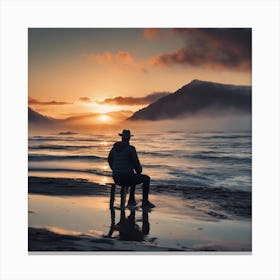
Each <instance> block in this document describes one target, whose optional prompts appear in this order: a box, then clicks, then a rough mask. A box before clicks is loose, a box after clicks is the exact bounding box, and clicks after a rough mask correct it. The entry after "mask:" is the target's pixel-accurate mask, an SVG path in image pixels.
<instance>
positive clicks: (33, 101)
mask: <svg viewBox="0 0 280 280" xmlns="http://www.w3.org/2000/svg"><path fill="white" fill-rule="evenodd" d="M28 104H29V105H68V104H73V103H69V102H61V101H54V100H52V101H41V100H39V99H35V98H32V97H28Z"/></svg>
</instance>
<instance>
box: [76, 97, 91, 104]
mask: <svg viewBox="0 0 280 280" xmlns="http://www.w3.org/2000/svg"><path fill="white" fill-rule="evenodd" d="M79 101H81V102H85V103H91V102H92V100H91V98H89V97H86V96H83V97H80V98H79Z"/></svg>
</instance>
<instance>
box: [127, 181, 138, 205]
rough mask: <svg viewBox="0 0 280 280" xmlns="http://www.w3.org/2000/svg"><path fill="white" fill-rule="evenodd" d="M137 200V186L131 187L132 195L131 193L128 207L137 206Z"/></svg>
mask: <svg viewBox="0 0 280 280" xmlns="http://www.w3.org/2000/svg"><path fill="white" fill-rule="evenodd" d="M136 204H137V203H136V200H135V185H132V186H130V193H129V199H128V205H130V206H135V205H136Z"/></svg>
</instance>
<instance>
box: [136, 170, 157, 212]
mask: <svg viewBox="0 0 280 280" xmlns="http://www.w3.org/2000/svg"><path fill="white" fill-rule="evenodd" d="M135 181H136V184H141V183H143V184H142V187H143V200H142V206H147V207H150V208H153V207H155V205H154V204H152V203H151V202H149V191H150V177H149V176H147V175H144V174H135Z"/></svg>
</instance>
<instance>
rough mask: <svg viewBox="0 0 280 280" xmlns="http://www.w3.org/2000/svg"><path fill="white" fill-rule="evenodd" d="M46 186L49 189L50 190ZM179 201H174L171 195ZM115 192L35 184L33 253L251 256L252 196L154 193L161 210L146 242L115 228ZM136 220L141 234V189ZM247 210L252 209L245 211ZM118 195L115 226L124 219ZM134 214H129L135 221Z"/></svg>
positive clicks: (154, 213)
mask: <svg viewBox="0 0 280 280" xmlns="http://www.w3.org/2000/svg"><path fill="white" fill-rule="evenodd" d="M46 186H48V187H47V188H46ZM172 191H173V192H175V193H176V196H171V195H170V192H172ZM109 198H110V188H109V187H108V186H101V185H97V184H95V185H94V184H92V183H91V182H89V181H87V180H79V179H76V180H75V179H61V178H48V179H46V178H39V177H30V178H29V231H28V235H29V251H30V252H32V251H45V252H48V251H57V252H60V251H88V252H98V251H139V252H140V251H161V252H162V251H193V252H196V251H221V252H225V251H232V252H250V251H251V195H250V194H249V193H248V192H242V191H240V192H238V193H236V192H234V193H229V192H228V191H227V190H221V189H216V190H211V191H209V190H207V189H205V188H201V189H197V188H196V189H195V190H194V189H187V191H186V192H184V193H182V196H180V195H178V191H177V190H168V191H165V190H164V189H163V188H161V187H160V186H158V187H154V188H151V195H150V199H151V201H156V204H157V205H156V206H157V207H156V208H154V209H152V210H151V211H150V212H148V213H147V216H148V224H149V232H148V234H146V235H145V236H143V239H142V240H140V241H139V240H129V241H126V240H121V238H120V236H119V235H120V233H119V231H118V230H115V231H114V232H113V234H112V236H110V237H109V236H108V232H109V231H110V228H111V225H112V213H111V212H112V211H111V210H110V207H109ZM136 199H137V201H138V206H137V207H135V208H134V209H133V210H135V220H136V224H137V225H139V228H140V230H141V227H142V224H143V210H142V209H141V207H140V205H141V203H140V202H141V188H140V187H138V189H137V195H136ZM243 205H247V206H246V207H244V206H243ZM119 206H120V197H119V190H117V194H116V201H115V207H114V210H113V211H114V212H115V213H114V215H115V223H116V224H117V223H118V221H119V219H120V212H121V211H120V207H119ZM130 213H131V209H129V208H126V209H125V214H126V216H129V215H130Z"/></svg>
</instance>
